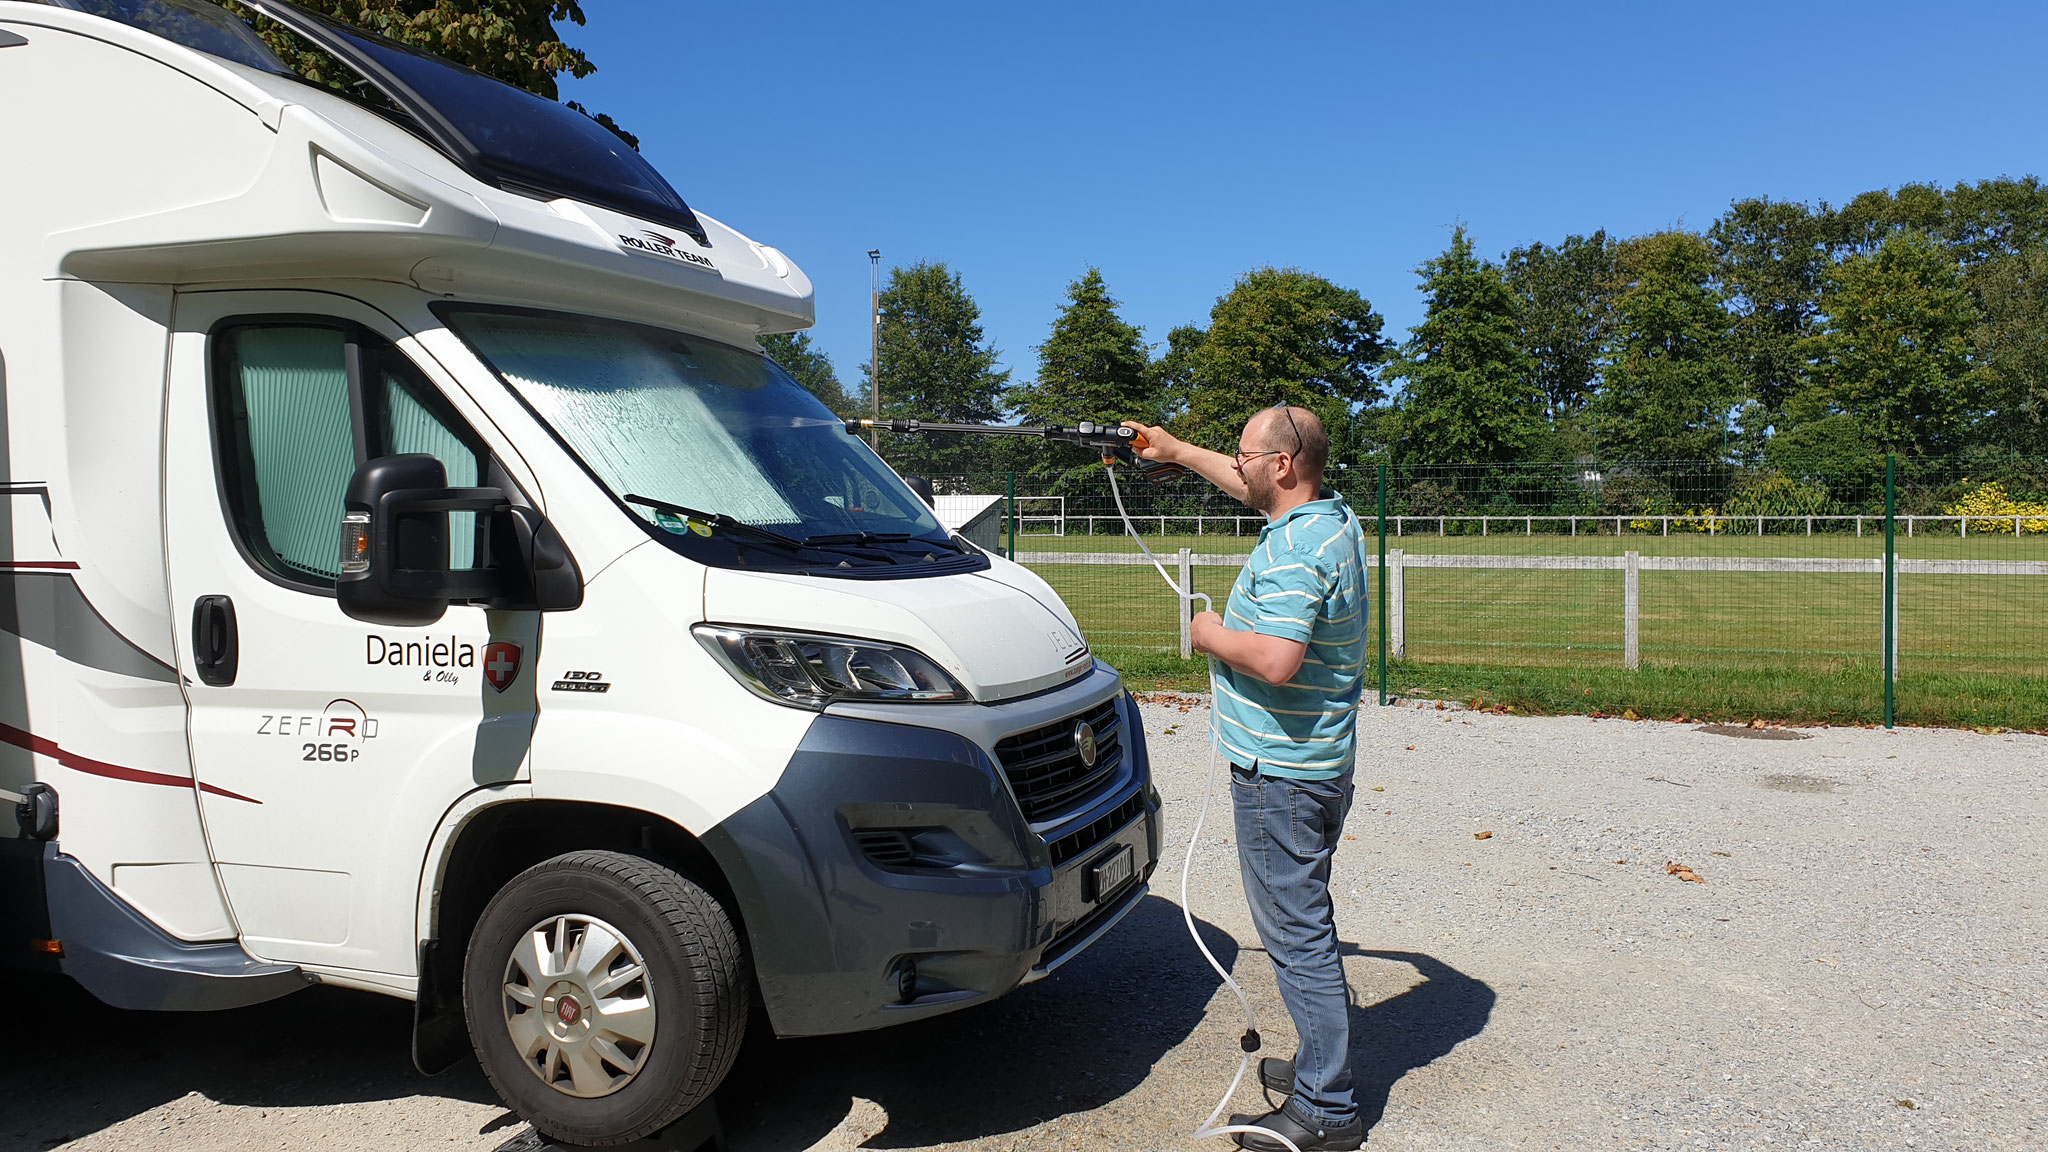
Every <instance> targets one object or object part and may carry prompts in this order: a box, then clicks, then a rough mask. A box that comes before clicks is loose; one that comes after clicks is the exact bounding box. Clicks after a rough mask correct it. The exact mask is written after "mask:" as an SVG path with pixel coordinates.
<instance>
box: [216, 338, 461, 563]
mask: <svg viewBox="0 0 2048 1152" xmlns="http://www.w3.org/2000/svg"><path fill="white" fill-rule="evenodd" d="M213 352H214V355H213V366H214V368H213V381H212V386H213V402H214V413H215V420H214V435H215V438H216V444H215V451H216V453H217V456H218V459H219V461H220V468H221V479H222V486H223V487H224V489H225V490H226V495H227V503H228V513H229V516H230V517H231V519H232V520H233V523H234V530H235V534H236V535H237V536H238V537H239V538H240V540H241V542H242V545H243V547H244V548H245V549H246V550H247V552H248V555H249V557H250V559H251V560H253V561H254V562H255V563H256V564H257V565H258V566H259V567H261V568H263V569H265V570H267V571H268V572H269V573H270V574H271V575H273V576H277V577H279V578H280V579H282V580H284V581H286V582H288V583H291V584H295V585H300V586H304V587H308V588H316V589H331V588H333V587H334V580H335V577H336V576H337V575H338V574H339V573H340V570H341V560H340V538H339V530H340V526H341V514H342V506H341V505H342V496H343V493H344V492H346V491H347V489H348V482H349V479H350V478H351V477H352V476H354V475H355V470H356V466H357V465H358V464H360V463H361V462H362V461H364V460H367V459H370V458H372V457H376V456H388V455H393V454H396V453H401V452H426V453H429V454H431V455H433V456H435V457H437V458H439V459H440V461H441V463H442V465H443V467H445V468H446V469H447V471H448V483H449V486H450V487H457V488H467V487H474V486H476V485H478V484H479V483H481V481H482V479H483V476H484V473H485V470H486V467H487V462H486V457H485V454H484V451H483V447H482V444H481V442H480V441H478V440H477V438H476V437H475V435H474V434H473V433H471V432H470V431H469V430H468V429H467V428H465V427H464V426H463V425H462V423H461V422H460V421H459V420H458V419H456V418H455V416H454V415H453V413H451V412H450V411H449V410H448V409H447V406H446V405H445V404H444V403H443V402H442V401H441V399H440V396H439V394H438V393H436V392H435V391H434V389H433V387H432V385H431V384H429V383H428V382H427V380H426V379H425V377H423V376H421V375H420V372H419V370H418V369H417V368H414V367H413V366H412V364H411V363H410V362H409V361H407V360H406V359H405V356H404V355H403V354H402V353H400V352H399V351H398V349H397V348H396V347H394V346H393V345H392V344H391V342H390V341H388V340H385V339H384V338H383V337H381V336H378V335H376V334H375V333H372V332H369V331H367V330H365V329H363V328H362V327H360V326H358V325H355V324H350V323H347V322H345V321H325V320H301V319H297V318H294V319H290V320H251V321H241V322H236V323H233V324H229V325H226V326H223V327H221V328H219V329H216V330H215V332H214V335H213ZM449 528H450V535H451V541H450V556H449V559H450V562H451V564H452V565H453V566H454V567H457V568H467V567H470V566H471V565H473V564H474V563H475V561H476V555H477V539H478V525H477V522H476V516H475V514H474V513H456V514H454V515H453V516H452V517H451V523H450V525H449Z"/></svg>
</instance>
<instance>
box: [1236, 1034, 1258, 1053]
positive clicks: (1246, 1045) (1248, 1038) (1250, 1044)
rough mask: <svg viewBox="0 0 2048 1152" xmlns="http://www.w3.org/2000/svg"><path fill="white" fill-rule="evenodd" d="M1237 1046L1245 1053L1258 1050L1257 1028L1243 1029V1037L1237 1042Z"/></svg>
mask: <svg viewBox="0 0 2048 1152" xmlns="http://www.w3.org/2000/svg"><path fill="white" fill-rule="evenodd" d="M1237 1046H1238V1047H1239V1048H1242V1049H1244V1050H1245V1051H1246V1052H1257V1051H1258V1050H1259V1030H1258V1029H1257V1028H1247V1029H1245V1030H1244V1036H1243V1037H1242V1038H1240V1039H1239V1040H1238V1042H1237Z"/></svg>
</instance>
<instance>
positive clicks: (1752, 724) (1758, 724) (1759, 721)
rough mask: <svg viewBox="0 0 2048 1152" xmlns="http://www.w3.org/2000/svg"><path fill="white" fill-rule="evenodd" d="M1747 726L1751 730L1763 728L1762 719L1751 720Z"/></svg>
mask: <svg viewBox="0 0 2048 1152" xmlns="http://www.w3.org/2000/svg"><path fill="white" fill-rule="evenodd" d="M1749 726H1750V727H1751V728H1762V727H1763V726H1764V718H1763V717H1761V716H1759V717H1757V718H1756V719H1754V720H1751V721H1750V722H1749Z"/></svg>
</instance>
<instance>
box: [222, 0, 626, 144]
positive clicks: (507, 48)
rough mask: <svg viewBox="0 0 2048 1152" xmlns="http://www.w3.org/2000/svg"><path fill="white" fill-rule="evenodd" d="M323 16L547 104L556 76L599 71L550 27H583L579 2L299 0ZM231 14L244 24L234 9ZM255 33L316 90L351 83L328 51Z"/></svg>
mask: <svg viewBox="0 0 2048 1152" xmlns="http://www.w3.org/2000/svg"><path fill="white" fill-rule="evenodd" d="M300 3H301V4H302V5H303V6H304V7H306V8H310V9H312V10H313V11H315V12H318V13H320V14H321V15H323V16H327V17H330V18H332V19H335V20H339V21H341V22H342V23H344V24H349V25H353V26H354V27H357V28H361V29H363V30H364V31H367V32H374V33H376V34H377V35H379V36H383V37H385V38H386V39H389V40H396V41H397V42H399V43H400V44H404V45H406V46H407V47H410V48H418V49H420V50H421V51H424V52H431V53H433V54H434V55H436V56H440V57H443V58H445V59H448V60H453V61H455V62H456V63H457V64H461V65H464V66H466V67H470V68H474V69H476V70H477V71H479V72H481V73H483V74H484V75H486V76H490V77H493V78H495V79H498V80H503V81H504V82H505V83H507V84H510V85H512V86H513V87H515V88H524V89H526V90H527V91H528V92H531V93H533V94H534V95H536V96H544V97H546V98H547V99H549V100H559V99H561V93H560V91H559V89H557V87H556V85H555V77H557V76H559V75H561V74H562V73H564V72H567V73H568V74H569V75H570V76H572V77H575V78H577V79H581V78H583V77H585V76H588V75H590V74H591V73H593V72H595V71H597V65H595V64H592V63H591V62H590V58H589V57H587V56H585V55H584V54H583V52H582V50H581V49H577V48H571V47H569V46H568V45H567V44H564V43H563V42H562V38H561V35H560V34H559V33H558V32H557V31H556V29H555V21H557V20H567V21H569V22H570V23H572V24H576V25H579V26H580V25H581V24H582V23H583V8H582V6H581V5H580V4H579V3H578V2H577V0H491V2H490V3H487V4H478V3H475V2H474V0H300ZM228 6H229V8H230V9H232V10H233V11H235V12H236V13H237V14H238V15H241V16H243V17H245V18H247V17H248V16H250V15H251V13H250V12H249V11H248V10H246V9H244V8H241V7H240V6H239V5H236V4H233V3H230V4H229V5H228ZM255 25H256V32H257V34H258V35H260V36H262V37H263V40H264V42H265V43H267V44H269V45H270V48H271V51H273V52H276V53H277V54H278V56H279V57H280V58H282V59H283V60H284V62H285V65H286V66H287V67H289V68H291V69H292V70H293V71H294V72H297V73H298V74H299V75H301V76H303V77H305V78H306V79H308V80H310V81H312V82H313V83H315V84H326V85H330V86H332V87H337V88H339V87H344V86H346V85H349V84H352V83H354V82H355V80H356V77H355V76H354V75H353V74H351V73H349V72H347V71H346V70H345V69H342V68H341V67H340V66H339V65H338V64H337V63H336V61H335V60H334V58H333V57H331V56H329V55H328V54H327V53H325V52H322V51H320V50H319V49H318V48H315V47H314V46H313V45H311V44H309V43H307V42H306V41H305V40H302V39H300V38H299V37H298V36H296V35H294V34H292V33H291V32H289V31H287V30H286V29H285V28H284V27H283V26H281V25H279V24H277V23H274V22H273V21H270V20H268V19H264V18H260V17H259V18H257V19H256V20H255ZM568 107H570V108H573V109H575V110H576V111H578V112H582V113H584V114H585V115H589V116H591V117H592V119H594V120H596V121H597V122H598V123H599V124H602V125H603V126H605V127H606V128H609V129H611V131H612V132H614V133H615V134H617V135H618V136H619V138H620V139H622V140H624V141H625V142H626V143H627V144H628V145H630V146H631V147H633V148H635V149H638V148H639V147H640V141H639V140H638V139H637V138H636V137H634V136H633V135H632V134H631V133H629V132H627V131H626V130H625V129H623V128H621V127H619V125H618V124H617V123H615V122H614V121H613V120H612V118H611V117H610V116H607V115H605V114H604V113H602V112H600V113H596V114H594V115H593V114H591V113H590V112H589V111H588V110H587V109H585V108H584V107H583V106H582V105H581V104H578V103H576V102H575V101H573V100H572V101H570V102H569V104H568Z"/></svg>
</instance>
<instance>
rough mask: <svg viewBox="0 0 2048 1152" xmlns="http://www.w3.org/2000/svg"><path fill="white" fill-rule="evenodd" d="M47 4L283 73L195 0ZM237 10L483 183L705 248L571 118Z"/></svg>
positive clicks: (328, 27) (352, 38) (613, 145)
mask: <svg viewBox="0 0 2048 1152" xmlns="http://www.w3.org/2000/svg"><path fill="white" fill-rule="evenodd" d="M49 2H51V3H54V4H57V5H59V6H60V7H65V8H72V9H76V10H78V11H81V12H90V13H92V14H94V15H96V16H104V17H107V18H108V19H111V20H119V21H120V22H121V23H123V24H129V25H132V26H134V27H137V28H141V29H143V30H144V31H147V32H153V33H156V34H157V35H160V36H163V37H164V38H165V39H168V40H172V41H175V42H177V43H179V44H183V45H185V46H186V47H189V48H194V49H197V50H199V51H201V52H206V53H209V54H211V55H214V56H219V57H221V58H223V59H227V60H233V61H235V62H236V63H239V64H246V65H248V66H250V67H252V68H260V69H263V70H264V71H267V72H275V73H278V74H280V75H291V74H292V73H291V71H290V70H289V69H288V68H286V67H285V65H284V63H283V62H282V61H280V60H279V59H278V58H277V57H276V55H274V54H273V53H272V52H271V51H270V49H269V48H268V47H267V46H265V45H264V43H263V41H262V39H261V38H260V37H258V36H257V35H256V32H255V30H254V29H252V28H250V27H249V25H248V24H247V23H245V22H243V21H242V20H240V19H238V18H237V17H235V16H234V15H232V14H231V13H229V12H227V11H226V10H225V9H222V8H219V7H216V6H215V5H213V4H208V3H204V2H203V0H49ZM247 2H248V6H249V7H250V8H253V9H255V10H256V11H257V12H258V13H260V14H262V15H264V16H268V17H269V18H271V19H272V20H275V21H277V22H278V23H279V24H282V25H284V26H285V27H287V28H289V29H291V30H292V31H293V32H296V33H298V34H299V35H300V36H302V37H304V38H306V39H307V40H310V41H312V42H313V43H314V44H315V45H317V46H319V47H320V48H321V49H322V50H324V51H325V52H327V53H328V54H329V55H331V56H333V57H335V58H336V59H337V60H339V61H340V62H341V63H342V64H343V65H345V66H346V67H348V68H350V69H352V70H353V71H354V72H356V73H357V74H358V75H360V76H361V77H362V78H363V79H364V80H365V81H367V82H368V84H369V85H370V87H372V88H374V89H375V90H376V92H377V94H378V95H381V96H382V97H383V98H384V100H387V101H389V102H390V105H391V111H394V112H396V113H397V114H399V115H401V116H402V117H403V118H404V119H405V120H407V121H409V122H410V123H409V124H408V126H409V127H412V126H416V127H417V129H418V131H419V132H420V134H421V135H423V136H425V137H426V138H427V140H428V141H429V142H431V143H432V144H434V145H435V146H436V147H438V148H439V149H440V150H441V151H442V152H444V153H446V154H447V155H448V158H449V159H451V160H453V161H455V162H456V163H457V164H460V165H462V167H463V168H464V169H465V170H467V171H468V172H469V173H470V175H472V176H475V177H476V178H477V179H479V180H482V181H483V182H484V183H486V184H491V185H495V186H496V187H499V188H503V189H505V190H507V191H510V192H518V193H521V194H524V195H529V196H539V197H541V198H543V199H554V198H555V197H567V198H569V199H572V200H581V201H583V202H585V203H588V204H596V205H598V206H600V207H604V208H611V209H614V210H615V211H619V212H625V213H627V214H629V215H632V216H638V217H640V218H641V219H643V220H648V221H651V222H653V223H656V224H665V225H668V226H669V227H672V228H677V229H680V230H681V231H683V232H686V233H688V234H689V235H691V236H692V237H695V238H696V240H697V242H698V243H699V244H703V245H706V246H709V244H710V240H709V238H708V237H707V236H706V235H705V232H704V225H703V224H702V223H700V222H699V221H698V219H697V214H696V213H694V212H692V211H690V206H689V205H688V204H686V203H684V202H683V198H682V197H681V196H678V195H677V194H676V190H675V189H674V188H672V187H670V186H669V183H668V181H667V180H665V179H663V178H662V175H661V173H659V172H657V171H655V170H654V166H653V165H652V164H649V163H648V162H647V161H646V160H645V159H643V158H642V157H641V155H640V154H639V153H638V152H635V151H634V150H633V149H632V148H631V147H630V146H628V145H627V144H626V142H625V141H624V140H621V139H620V138H619V137H618V136H616V135H614V134H613V133H612V132H611V131H610V130H609V129H607V128H605V127H604V126H603V125H602V124H599V123H598V122H597V121H595V120H592V119H591V118H590V117H588V116H585V115H583V114H582V113H581V112H578V111H576V110H574V109H572V108H567V107H564V106H563V105H560V104H557V103H555V102H554V101H552V100H549V99H546V98H545V97H541V96H536V95H534V94H533V93H531V92H528V91H526V90H524V89H522V88H515V87H513V86H512V85H510V84H506V83H504V82H502V81H498V80H493V79H491V78H490V77H489V76H486V75H484V74H483V73H481V72H477V71H475V70H473V69H469V68H464V67H463V66H462V65H460V64H456V63H454V62H453V61H449V60H443V59H441V58H440V57H439V56H434V55H430V54H428V53H426V52H420V51H417V50H415V49H412V48H408V47H406V46H405V45H403V44H398V43H396V42H393V41H390V40H386V39H384V38H383V37H381V36H374V35H371V34H370V33H367V32H363V31H361V30H360V29H356V28H350V27H348V26H347V25H345V24H339V23H336V22H335V21H333V20H329V19H327V18H326V17H324V16H321V15H318V14H317V13H313V12H308V11H307V10H306V9H304V8H301V7H299V6H298V5H296V4H291V3H288V2H286V0H247ZM373 103H374V101H373Z"/></svg>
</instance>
